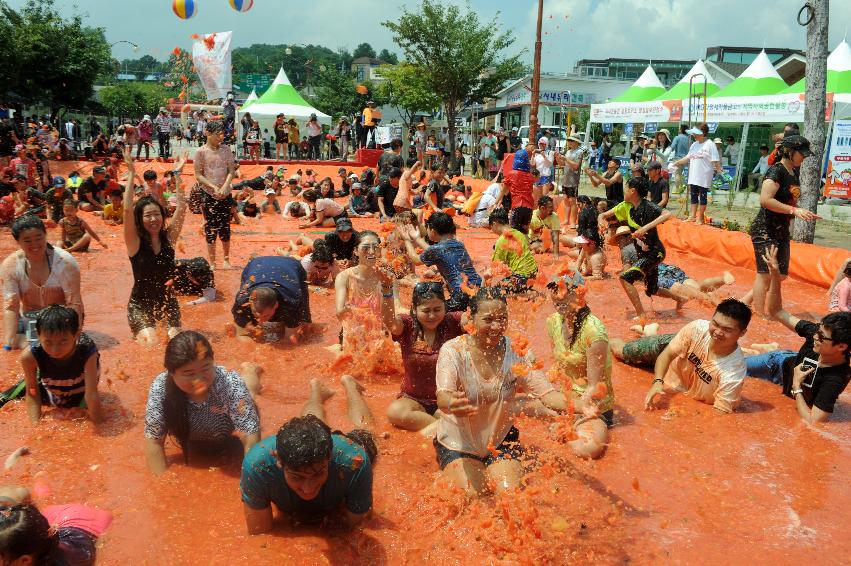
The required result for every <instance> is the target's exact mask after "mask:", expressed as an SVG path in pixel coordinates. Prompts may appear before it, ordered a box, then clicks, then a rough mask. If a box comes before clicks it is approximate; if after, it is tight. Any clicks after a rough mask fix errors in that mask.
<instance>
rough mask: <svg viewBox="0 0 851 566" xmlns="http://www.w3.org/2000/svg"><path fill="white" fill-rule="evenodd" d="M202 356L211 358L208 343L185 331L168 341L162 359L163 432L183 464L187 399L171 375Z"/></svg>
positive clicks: (186, 428) (199, 334)
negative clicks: (178, 451)
mask: <svg viewBox="0 0 851 566" xmlns="http://www.w3.org/2000/svg"><path fill="white" fill-rule="evenodd" d="M202 355H203V357H204V359H209V360H212V359H213V347H212V346H211V345H210V341H209V340H207V338H206V337H205V336H204V335H203V334H201V333H200V332H196V331H194V330H184V331H183V332H181V333H179V334H177V335H176V336H175V337H174V338H172V339H171V340H169V341H168V345H167V346H166V347H165V357H164V360H163V365H164V366H165V369H166V371H167V375H166V380H165V397H164V399H163V417H164V421H165V431H166V434H170V435H172V436H173V437H174V438H175V439H176V440H177V443H178V444H179V445H180V449H181V450H182V451H183V462H184V463H186V464H188V463H189V451H188V450H187V446H188V444H189V432H190V430H189V398H188V397H187V396H186V393H184V392H183V391H182V390H181V389H180V388H179V387H178V386H177V384H176V383H175V382H174V377H173V376H172V373H174V372H176V371H177V370H178V369H180V368H181V367H183V366H185V365H186V364H188V363H191V362H194V361H195V360H197V359H199V358H200V357H201V356H202Z"/></svg>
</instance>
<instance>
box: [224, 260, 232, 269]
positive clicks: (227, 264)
mask: <svg viewBox="0 0 851 566" xmlns="http://www.w3.org/2000/svg"><path fill="white" fill-rule="evenodd" d="M222 269H233V268H232V267H231V265H230V262H229V261H228V260H224V261H223V262H222Z"/></svg>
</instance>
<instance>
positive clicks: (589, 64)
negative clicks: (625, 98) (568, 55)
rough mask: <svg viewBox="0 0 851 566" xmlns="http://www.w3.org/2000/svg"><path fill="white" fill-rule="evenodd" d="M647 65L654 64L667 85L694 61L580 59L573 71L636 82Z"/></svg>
mask: <svg viewBox="0 0 851 566" xmlns="http://www.w3.org/2000/svg"><path fill="white" fill-rule="evenodd" d="M647 65H652V67H653V70H654V71H655V72H656V76H657V77H659V80H660V81H662V84H663V85H665V86H666V87H669V88H670V87H672V86H674V85H675V84H676V83H677V81H679V80H680V79H681V78H683V77H684V76H685V75H686V73H688V72H689V70H691V67H692V65H694V61H680V60H675V59H660V60H658V61H657V60H655V59H654V60H652V61H651V60H650V59H621V58H616V57H610V58H608V59H580V60H579V61H577V62H576V65H575V66H574V68H573V73H574V74H576V75H579V76H582V77H594V78H609V79H617V80H620V81H629V82H630V83H632V82H634V81H635V80H636V79H637V78H638V77H640V76H641V73H643V72H644V69H646V68H647Z"/></svg>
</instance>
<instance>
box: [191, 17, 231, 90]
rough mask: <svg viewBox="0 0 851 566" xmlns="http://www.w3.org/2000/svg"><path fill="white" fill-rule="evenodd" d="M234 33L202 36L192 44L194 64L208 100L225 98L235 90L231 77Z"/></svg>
mask: <svg viewBox="0 0 851 566" xmlns="http://www.w3.org/2000/svg"><path fill="white" fill-rule="evenodd" d="M232 38H233V32H230V31H222V32H217V33H211V34H208V35H205V36H202V37H201V38H200V39H199V40H198V41H196V42H195V43H193V44H192V62H193V63H194V64H195V71H196V72H197V73H198V78H199V79H200V80H201V85H202V86H203V87H204V91H205V92H206V93H207V100H215V99H217V98H224V97H225V96H226V95H227V93H228V91H230V90H232V89H233V78H232V75H231V64H230V59H231V39H232Z"/></svg>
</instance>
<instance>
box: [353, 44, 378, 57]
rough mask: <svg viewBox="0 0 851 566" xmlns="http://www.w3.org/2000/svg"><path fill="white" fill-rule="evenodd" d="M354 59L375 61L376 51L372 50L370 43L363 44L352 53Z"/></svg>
mask: <svg viewBox="0 0 851 566" xmlns="http://www.w3.org/2000/svg"><path fill="white" fill-rule="evenodd" d="M352 57H353V58H355V59H357V58H359V57H369V58H370V59H375V49H373V48H372V45H370V44H369V43H361V44H360V45H358V46H357V47H355V50H354V52H353V53H352Z"/></svg>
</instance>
